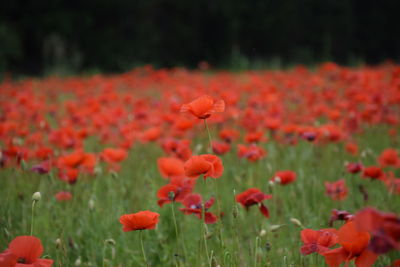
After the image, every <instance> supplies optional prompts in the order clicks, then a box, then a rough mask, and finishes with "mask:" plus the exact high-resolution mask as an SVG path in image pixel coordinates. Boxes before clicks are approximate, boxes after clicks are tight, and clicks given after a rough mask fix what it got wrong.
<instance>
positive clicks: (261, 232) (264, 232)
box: [259, 229, 267, 236]
mask: <svg viewBox="0 0 400 267" xmlns="http://www.w3.org/2000/svg"><path fill="white" fill-rule="evenodd" d="M266 234H267V231H265V230H264V229H261V231H260V233H259V236H265V235H266Z"/></svg>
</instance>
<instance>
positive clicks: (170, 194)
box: [168, 191, 175, 200]
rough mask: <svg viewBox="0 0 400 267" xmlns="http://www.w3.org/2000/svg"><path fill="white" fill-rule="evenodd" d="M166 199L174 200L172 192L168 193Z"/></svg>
mask: <svg viewBox="0 0 400 267" xmlns="http://www.w3.org/2000/svg"><path fill="white" fill-rule="evenodd" d="M168 199H170V200H174V199H175V193H174V192H173V191H169V192H168Z"/></svg>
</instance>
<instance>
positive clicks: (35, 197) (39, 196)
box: [32, 192, 42, 201]
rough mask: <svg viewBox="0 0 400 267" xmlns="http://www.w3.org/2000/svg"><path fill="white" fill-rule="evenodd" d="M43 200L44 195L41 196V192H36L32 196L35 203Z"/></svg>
mask: <svg viewBox="0 0 400 267" xmlns="http://www.w3.org/2000/svg"><path fill="white" fill-rule="evenodd" d="M41 198H42V195H41V194H40V192H35V193H33V195H32V200H33V201H39V200H40V199H41Z"/></svg>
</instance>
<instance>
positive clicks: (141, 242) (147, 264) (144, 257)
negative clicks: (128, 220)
mask: <svg viewBox="0 0 400 267" xmlns="http://www.w3.org/2000/svg"><path fill="white" fill-rule="evenodd" d="M139 236H140V245H141V247H142V254H143V259H144V262H145V263H146V266H150V265H149V263H148V262H147V258H146V253H145V252H144V246H143V230H140V231H139Z"/></svg>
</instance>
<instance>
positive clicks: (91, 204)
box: [89, 199, 94, 210]
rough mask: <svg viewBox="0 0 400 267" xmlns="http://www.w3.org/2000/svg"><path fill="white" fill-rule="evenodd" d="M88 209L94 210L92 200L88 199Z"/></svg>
mask: <svg viewBox="0 0 400 267" xmlns="http://www.w3.org/2000/svg"><path fill="white" fill-rule="evenodd" d="M89 209H91V210H92V209H94V200H93V199H89Z"/></svg>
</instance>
